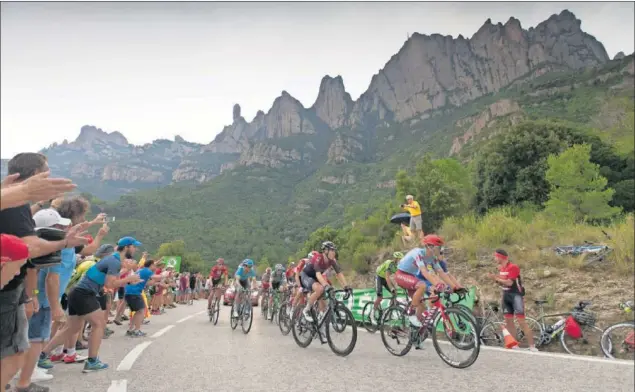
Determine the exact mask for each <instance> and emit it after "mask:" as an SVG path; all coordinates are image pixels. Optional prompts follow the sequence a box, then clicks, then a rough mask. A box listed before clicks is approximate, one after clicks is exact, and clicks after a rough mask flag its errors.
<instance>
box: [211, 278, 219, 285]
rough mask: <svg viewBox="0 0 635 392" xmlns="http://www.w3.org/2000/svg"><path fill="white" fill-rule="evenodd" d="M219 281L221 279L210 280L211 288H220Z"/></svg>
mask: <svg viewBox="0 0 635 392" xmlns="http://www.w3.org/2000/svg"><path fill="white" fill-rule="evenodd" d="M220 280H221V278H218V279H212V287H219V286H220Z"/></svg>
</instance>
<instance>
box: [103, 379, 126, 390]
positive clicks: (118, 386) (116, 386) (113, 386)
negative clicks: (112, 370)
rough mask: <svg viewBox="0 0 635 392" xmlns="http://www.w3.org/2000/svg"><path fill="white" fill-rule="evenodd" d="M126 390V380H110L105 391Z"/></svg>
mask: <svg viewBox="0 0 635 392" xmlns="http://www.w3.org/2000/svg"><path fill="white" fill-rule="evenodd" d="M127 390H128V381H127V380H112V382H111V383H110V386H109V387H108V390H107V391H106V392H126V391H127Z"/></svg>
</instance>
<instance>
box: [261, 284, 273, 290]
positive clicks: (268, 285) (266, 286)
mask: <svg viewBox="0 0 635 392" xmlns="http://www.w3.org/2000/svg"><path fill="white" fill-rule="evenodd" d="M269 287H271V283H269V282H262V289H263V290H267V289H268V288H269Z"/></svg>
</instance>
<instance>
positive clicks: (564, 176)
mask: <svg viewBox="0 0 635 392" xmlns="http://www.w3.org/2000/svg"><path fill="white" fill-rule="evenodd" d="M590 158H591V146H590V145H588V144H582V145H574V146H572V147H570V148H568V149H566V150H565V151H563V152H562V153H560V154H559V155H555V154H552V155H550V156H549V158H548V159H547V166H548V169H547V172H546V179H547V181H548V182H549V184H550V186H551V192H550V193H549V200H548V201H547V202H546V203H545V213H547V214H549V215H552V216H554V217H556V218H560V219H567V220H572V221H576V222H582V221H587V220H588V221H598V220H604V219H610V218H612V217H614V216H615V215H617V214H619V213H620V208H618V207H611V206H610V205H609V202H610V201H611V198H612V197H613V193H614V191H613V189H611V188H606V185H607V182H608V181H607V179H606V178H604V177H602V176H601V175H600V167H599V165H597V164H594V163H592V162H591V161H590Z"/></svg>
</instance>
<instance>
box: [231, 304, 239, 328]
mask: <svg viewBox="0 0 635 392" xmlns="http://www.w3.org/2000/svg"><path fill="white" fill-rule="evenodd" d="M235 308H236V302H235V301H234V303H232V308H231V310H230V311H229V325H230V327H232V329H236V327H237V326H238V317H234V309H235Z"/></svg>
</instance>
